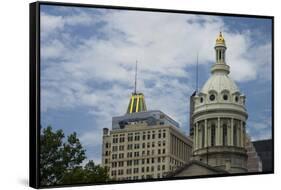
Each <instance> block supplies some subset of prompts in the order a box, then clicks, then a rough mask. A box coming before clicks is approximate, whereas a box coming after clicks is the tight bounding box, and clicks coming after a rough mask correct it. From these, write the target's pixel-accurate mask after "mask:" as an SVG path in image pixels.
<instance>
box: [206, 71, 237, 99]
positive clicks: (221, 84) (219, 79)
mask: <svg viewBox="0 0 281 190" xmlns="http://www.w3.org/2000/svg"><path fill="white" fill-rule="evenodd" d="M210 91H216V92H217V93H221V92H223V91H228V92H229V93H230V94H233V93H235V92H239V88H238V87H237V85H236V84H235V82H234V81H233V80H232V79H231V78H229V77H228V75H224V74H214V75H212V76H211V77H210V78H209V79H208V80H207V82H206V83H205V84H204V86H203V88H202V89H201V93H204V94H208V93H209V92H210Z"/></svg>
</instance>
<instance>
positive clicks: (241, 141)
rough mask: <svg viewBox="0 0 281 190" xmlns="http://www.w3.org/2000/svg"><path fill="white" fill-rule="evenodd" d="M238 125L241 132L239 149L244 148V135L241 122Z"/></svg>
mask: <svg viewBox="0 0 281 190" xmlns="http://www.w3.org/2000/svg"><path fill="white" fill-rule="evenodd" d="M240 125H241V130H240V133H241V135H240V136H241V137H240V138H241V139H240V145H241V147H244V146H243V144H244V135H243V121H240Z"/></svg>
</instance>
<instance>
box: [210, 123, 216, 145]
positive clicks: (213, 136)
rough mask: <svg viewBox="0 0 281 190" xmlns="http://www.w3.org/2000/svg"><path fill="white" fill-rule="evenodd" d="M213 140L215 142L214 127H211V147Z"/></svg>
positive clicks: (213, 143)
mask: <svg viewBox="0 0 281 190" xmlns="http://www.w3.org/2000/svg"><path fill="white" fill-rule="evenodd" d="M215 140H216V126H215V125H212V126H211V146H215Z"/></svg>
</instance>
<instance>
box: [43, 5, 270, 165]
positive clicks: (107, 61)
mask: <svg viewBox="0 0 281 190" xmlns="http://www.w3.org/2000/svg"><path fill="white" fill-rule="evenodd" d="M220 30H222V32H223V35H224V37H225V40H226V45H227V48H228V49H227V52H226V56H227V57H226V61H227V64H228V65H230V67H231V73H230V76H231V77H232V78H233V80H234V81H235V82H236V84H237V85H238V86H239V88H240V91H241V92H242V93H244V94H245V95H246V97H247V99H246V105H247V110H248V114H249V118H248V121H247V132H248V133H249V134H250V136H251V138H252V139H253V140H258V139H267V138H271V117H272V112H271V109H272V107H271V104H272V103H271V102H272V99H271V97H272V92H271V86H272V85H271V84H272V81H271V20H269V19H256V18H244V17H222V16H207V15H192V14H171V13H156V12H141V11H125V10H110V9H95V8H74V7H61V6H47V5H42V6H41V104H42V105H41V122H42V126H43V127H46V126H47V125H51V126H52V127H53V128H54V129H63V130H64V132H65V133H66V134H70V133H72V132H74V131H75V132H77V133H78V136H79V138H80V140H81V142H82V144H83V145H84V147H85V148H86V150H87V157H88V159H93V160H94V161H95V162H98V163H100V161H101V143H102V138H101V134H102V128H103V127H108V128H111V119H112V116H120V115H123V114H125V112H126V108H127V105H128V102H129V97H130V94H131V92H132V91H133V85H134V67H135V61H136V60H138V63H139V73H138V76H139V77H138V90H139V91H141V92H143V93H144V94H145V98H146V103H147V107H148V109H150V110H152V109H158V110H161V111H163V112H165V113H166V114H168V115H169V116H171V117H172V118H174V119H175V120H176V121H178V122H179V123H180V125H181V130H182V131H183V132H185V133H188V130H189V127H188V123H189V121H188V114H189V100H188V98H189V96H190V95H191V94H192V92H193V91H194V89H195V70H196V55H197V53H198V55H199V87H202V85H203V84H204V82H205V81H206V80H207V79H208V77H209V76H210V67H211V65H212V64H214V61H215V60H214V58H215V52H214V45H215V39H216V37H217V35H218V33H219V31H220Z"/></svg>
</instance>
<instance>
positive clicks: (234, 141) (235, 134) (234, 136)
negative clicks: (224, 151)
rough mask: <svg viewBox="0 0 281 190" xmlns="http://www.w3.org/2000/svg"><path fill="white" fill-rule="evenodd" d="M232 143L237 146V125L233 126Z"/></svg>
mask: <svg viewBox="0 0 281 190" xmlns="http://www.w3.org/2000/svg"><path fill="white" fill-rule="evenodd" d="M233 145H234V146H237V126H236V125H234V126H233Z"/></svg>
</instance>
